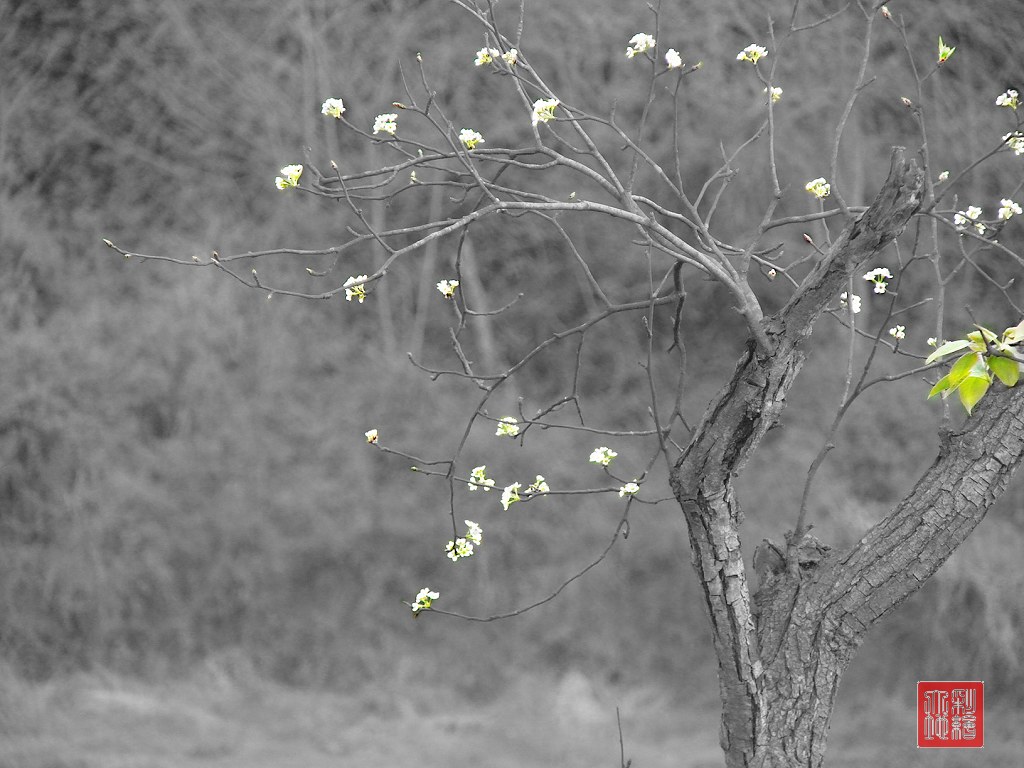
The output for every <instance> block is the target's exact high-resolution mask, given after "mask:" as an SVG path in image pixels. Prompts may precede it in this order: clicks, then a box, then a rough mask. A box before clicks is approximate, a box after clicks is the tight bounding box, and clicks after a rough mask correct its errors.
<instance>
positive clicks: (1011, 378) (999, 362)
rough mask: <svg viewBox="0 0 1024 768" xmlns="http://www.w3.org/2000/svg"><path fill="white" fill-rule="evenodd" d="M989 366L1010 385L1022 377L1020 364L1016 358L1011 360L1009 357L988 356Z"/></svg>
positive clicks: (1000, 378)
mask: <svg viewBox="0 0 1024 768" xmlns="http://www.w3.org/2000/svg"><path fill="white" fill-rule="evenodd" d="M988 367H989V368H991V369H992V373H994V374H995V375H996V376H998V377H999V380H1000V381H1001V382H1003V384H1005V385H1006V386H1008V387H1012V386H1014V385H1015V384H1016V383H1017V380H1018V379H1019V378H1020V366H1019V365H1018V364H1017V361H1016V360H1011V359H1010V358H1008V357H995V356H993V357H990V358H988Z"/></svg>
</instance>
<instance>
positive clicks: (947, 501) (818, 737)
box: [671, 149, 1024, 768]
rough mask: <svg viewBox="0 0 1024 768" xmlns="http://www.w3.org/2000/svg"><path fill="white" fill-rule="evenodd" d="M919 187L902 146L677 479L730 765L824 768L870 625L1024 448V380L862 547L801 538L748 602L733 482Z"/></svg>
mask: <svg viewBox="0 0 1024 768" xmlns="http://www.w3.org/2000/svg"><path fill="white" fill-rule="evenodd" d="M921 188H922V177H921V173H920V171H919V170H918V169H917V168H916V166H915V165H914V164H913V163H912V162H910V163H908V162H907V160H906V158H905V157H904V153H903V151H902V150H901V149H897V150H895V151H894V152H893V158H892V166H891V168H890V172H889V177H888V178H887V180H886V182H885V184H884V185H883V187H882V189H881V191H880V192H879V194H878V196H877V198H876V199H875V201H874V202H873V203H872V205H871V207H870V208H869V209H868V210H867V211H866V212H865V213H864V215H862V216H861V217H860V218H859V219H858V220H857V221H856V222H854V223H853V224H852V225H851V226H849V227H848V228H847V229H846V230H844V231H843V233H842V234H841V235H840V236H839V237H838V238H837V240H836V242H835V244H834V245H833V247H832V248H830V249H829V252H828V253H827V254H826V255H825V257H824V258H823V259H822V261H821V262H820V263H819V264H818V265H817V266H816V267H815V269H814V270H813V271H812V272H811V274H809V275H808V277H807V278H806V279H805V280H804V281H803V283H802V284H801V286H800V288H799V289H798V290H797V292H796V293H795V294H794V296H793V298H792V299H791V300H790V302H789V303H788V304H787V305H786V306H785V307H784V308H783V309H782V310H781V311H780V312H779V313H778V314H777V315H775V316H773V317H771V318H768V319H767V320H766V321H765V324H764V327H765V331H766V336H767V338H768V340H769V347H768V349H764V348H763V347H760V346H758V345H756V344H755V343H754V342H753V341H751V342H750V343H749V344H748V346H747V349H746V350H745V352H744V354H743V356H742V357H741V359H740V360H739V362H738V364H737V366H736V370H735V372H734V373H733V376H732V378H731V379H730V381H729V383H728V384H727V385H726V386H725V387H724V388H723V390H722V391H721V392H720V393H719V394H718V395H717V396H716V398H715V399H714V400H713V401H712V403H711V405H710V406H709V407H708V410H707V412H706V413H705V415H704V418H703V419H702V421H701V424H700V426H699V427H698V428H697V430H696V431H695V433H694V436H693V439H692V440H691V442H690V444H689V445H688V446H687V448H686V450H685V452H684V454H683V456H682V457H681V458H680V459H679V461H678V462H677V463H676V466H675V468H674V470H673V473H672V477H671V480H672V487H673V490H674V493H675V496H676V498H677V499H678V501H679V503H680V506H681V507H682V510H683V513H684V515H685V516H686V521H687V525H688V530H689V537H690V545H691V550H692V556H693V565H694V568H695V570H696V572H697V576H698V578H699V580H700V583H701V587H702V590H703V594H704V598H705V604H706V607H707V611H708V615H709V618H710V621H711V628H712V636H713V639H714V647H715V652H716V655H717V658H718V671H719V684H720V688H721V697H722V702H723V714H722V727H721V743H722V748H723V750H724V751H725V754H726V763H727V765H728V766H730V768H733V767H736V766H760V767H767V766H772V767H774V766H787V767H788V766H814V767H817V766H820V765H821V761H822V758H823V755H824V751H825V743H826V737H827V733H828V726H829V719H830V717H831V712H832V706H833V702H834V698H835V693H836V689H837V686H838V682H839V679H840V677H841V675H842V672H843V670H844V669H845V668H846V665H847V663H848V662H849V659H850V657H851V655H852V653H853V652H854V650H855V649H856V647H857V646H858V645H859V644H860V642H861V640H862V639H863V636H864V632H865V631H866V629H867V628H868V627H869V626H870V625H871V624H872V623H874V622H875V621H877V620H878V619H879V618H881V617H882V616H883V615H885V613H887V612H888V611H889V610H891V609H892V607H893V606H895V605H896V604H898V603H899V602H900V601H901V600H903V599H904V598H905V597H906V596H907V595H909V594H911V593H912V592H913V591H915V590H916V589H918V588H919V587H920V586H921V585H922V584H923V583H924V581H925V579H927V578H928V577H929V576H930V575H931V574H932V573H934V572H935V570H936V569H937V568H938V567H939V566H940V565H941V564H942V562H944V561H945V559H946V558H947V557H948V556H949V555H950V554H951V553H952V552H953V551H954V550H955V549H956V547H957V546H959V544H960V543H961V542H962V541H963V540H964V538H965V537H966V536H967V534H968V533H969V532H970V531H971V530H972V529H973V528H974V526H975V525H977V523H978V522H979V521H980V520H981V518H982V517H984V514H985V510H987V509H988V506H989V505H991V503H992V502H993V501H994V500H995V499H996V498H997V497H998V496H999V495H1000V494H1001V493H1002V491H1003V489H1004V488H1005V486H1006V483H1007V482H1008V481H1009V477H1010V474H1011V473H1012V471H1013V470H1014V469H1015V468H1016V466H1017V465H1018V464H1019V463H1020V460H1021V456H1022V455H1024V421H1022V416H1021V414H1022V413H1024V407H1022V406H1024V402H1022V401H1024V386H1022V387H1018V388H1017V389H1016V390H1014V391H1002V392H995V393H991V394H989V396H988V397H986V399H985V401H984V402H983V403H982V405H981V406H979V407H978V409H976V411H975V415H974V416H973V417H972V418H971V419H970V420H969V422H968V428H967V429H966V430H965V431H964V432H963V433H959V434H956V435H950V436H948V439H947V440H946V441H945V444H944V447H943V451H942V453H940V455H939V457H938V459H937V460H936V462H935V465H934V466H933V467H932V468H931V469H930V470H929V471H928V472H927V473H925V475H924V476H923V477H922V478H921V480H920V482H919V483H918V484H917V485H916V486H915V488H914V490H913V491H912V492H911V493H910V494H909V495H908V496H907V498H906V499H905V500H904V501H903V502H901V503H900V504H899V505H898V506H897V507H896V508H895V509H894V510H893V512H892V514H891V515H889V516H888V517H887V518H886V519H885V520H883V521H881V522H880V523H879V524H878V525H876V526H875V527H874V528H873V529H872V530H871V531H870V532H869V533H868V534H867V536H865V537H864V539H863V540H862V541H861V542H860V543H859V544H858V545H857V546H856V547H854V548H853V549H852V550H851V551H850V552H849V553H847V554H846V555H844V556H843V557H837V556H836V555H834V554H832V553H830V552H828V550H827V548H824V547H822V546H820V545H819V544H818V542H816V540H814V539H813V537H809V536H808V537H806V538H804V539H802V540H801V541H794V542H790V546H787V547H786V548H785V549H786V551H787V555H786V557H785V558H782V557H780V556H779V555H776V557H775V560H772V559H771V558H768V559H767V560H766V561H765V562H767V563H769V566H768V568H767V570H766V571H765V573H764V574H762V580H761V585H760V586H761V588H760V590H759V592H758V595H757V596H756V599H755V600H753V601H752V600H751V594H750V587H749V584H748V582H747V576H746V572H745V568H744V562H743V554H742V551H741V548H740V538H739V529H740V525H741V524H742V522H743V512H742V510H741V508H740V505H739V503H738V501H737V499H736V495H735V492H734V489H733V485H732V482H733V478H734V477H735V476H736V475H737V474H738V473H739V472H740V471H741V470H742V467H743V465H744V464H745V462H746V460H747V458H748V456H749V455H750V453H751V452H752V451H753V450H755V449H756V447H757V446H758V444H759V443H760V441H761V439H762V438H763V437H764V435H765V434H766V433H767V431H768V430H769V429H770V428H771V427H772V426H773V425H774V423H775V422H776V420H777V419H778V417H779V414H780V413H781V411H782V409H783V408H784V406H785V397H786V394H787V392H788V391H789V388H790V387H791V386H792V384H793V381H794V380H795V378H796V375H797V373H798V372H799V370H800V367H801V366H802V364H803V360H804V355H803V352H802V350H801V346H802V343H803V342H804V341H805V340H806V338H807V337H808V336H809V335H810V332H811V329H812V326H813V323H814V321H815V320H816V319H817V317H818V316H820V314H821V313H822V311H823V310H824V308H825V306H826V305H827V303H828V302H829V301H830V300H831V299H833V298H834V297H835V296H836V295H837V294H838V293H839V292H840V291H842V290H843V288H844V286H845V284H846V282H847V280H848V278H849V276H850V275H851V274H852V273H853V272H854V271H855V270H858V269H859V268H861V267H862V266H863V265H864V264H865V263H866V262H867V261H868V260H869V259H870V258H871V257H873V256H875V255H876V254H877V253H878V252H879V251H881V250H882V249H883V248H884V247H885V246H887V245H888V244H889V243H890V242H892V240H893V239H894V238H896V237H897V236H898V235H899V234H900V233H901V232H902V231H903V229H904V227H905V226H906V224H907V222H908V221H909V219H910V217H911V216H912V215H913V214H914V213H915V212H916V211H917V208H918V206H919V204H920V194H921ZM781 549H782V548H780V549H779V552H780V553H781Z"/></svg>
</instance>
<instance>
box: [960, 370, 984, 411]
mask: <svg viewBox="0 0 1024 768" xmlns="http://www.w3.org/2000/svg"><path fill="white" fill-rule="evenodd" d="M990 384H991V382H990V381H989V378H988V376H973V375H972V376H968V377H967V378H966V379H964V381H963V383H962V384H960V388H959V389H958V390H957V392H959V393H960V402H961V403H963V405H964V408H966V409H967V413H970V412H971V411H972V410H974V406H976V405H977V404H978V402H979V401H980V400H981V398H983V397H984V396H985V393H986V392H988V388H989V386H990Z"/></svg>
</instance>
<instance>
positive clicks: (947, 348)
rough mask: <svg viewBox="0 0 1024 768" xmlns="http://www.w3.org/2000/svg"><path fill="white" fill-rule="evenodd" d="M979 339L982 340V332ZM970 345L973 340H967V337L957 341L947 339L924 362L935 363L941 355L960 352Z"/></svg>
mask: <svg viewBox="0 0 1024 768" xmlns="http://www.w3.org/2000/svg"><path fill="white" fill-rule="evenodd" d="M978 339H979V341H980V340H981V335H980V334H979V336H978ZM969 346H971V342H970V341H969V340H967V339H957V340H956V341H947V342H946V343H945V344H943V345H942V346H941V347H939V348H938V349H936V350H935V351H934V352H932V353H931V354H930V355H928V359H927V360H925V361H924V362H925V364H929V363H934V362H935V361H936V360H938V359H939V358H940V357H945V356H946V355H949V354H952V353H953V352H959V351H960V350H961V349H964V348H965V347H969Z"/></svg>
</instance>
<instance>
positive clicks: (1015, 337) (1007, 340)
mask: <svg viewBox="0 0 1024 768" xmlns="http://www.w3.org/2000/svg"><path fill="white" fill-rule="evenodd" d="M1022 341H1024V322H1021V324H1020V325H1015V326H1013V327H1012V328H1007V329H1006V330H1005V331H1003V343H1004V344H1020V343H1021V342H1022Z"/></svg>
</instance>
